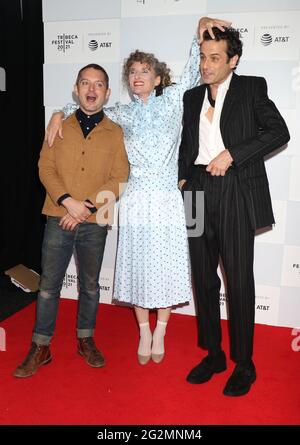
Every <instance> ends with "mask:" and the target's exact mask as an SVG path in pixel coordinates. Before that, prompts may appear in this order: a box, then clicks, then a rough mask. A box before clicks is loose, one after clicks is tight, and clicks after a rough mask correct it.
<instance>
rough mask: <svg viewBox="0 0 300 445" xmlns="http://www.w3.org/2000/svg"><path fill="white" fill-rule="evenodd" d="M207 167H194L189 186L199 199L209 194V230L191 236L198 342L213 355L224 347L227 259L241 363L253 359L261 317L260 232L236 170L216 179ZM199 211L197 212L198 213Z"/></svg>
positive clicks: (233, 337)
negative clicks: (257, 278) (256, 260)
mask: <svg viewBox="0 0 300 445" xmlns="http://www.w3.org/2000/svg"><path fill="white" fill-rule="evenodd" d="M205 168H206V166H194V167H193V176H192V178H191V179H190V180H189V181H188V182H187V186H186V187H185V188H184V190H191V191H193V195H195V193H194V192H195V191H197V190H203V191H204V232H203V234H202V235H201V236H198V237H189V247H190V256H191V265H192V272H193V280H194V286H195V296H196V310H197V317H198V335H199V336H198V342H199V346H201V347H203V348H205V349H208V350H209V351H217V350H218V349H219V348H220V346H221V340H222V333H221V324H220V300H219V298H220V284H221V282H220V278H219V276H218V274H217V268H218V264H219V260H220V259H221V261H222V264H223V268H224V271H225V275H226V284H227V286H226V287H227V296H228V309H229V312H228V314H229V334H230V355H231V358H232V360H234V361H235V362H238V361H244V360H250V359H251V357H252V352H253V334H254V315H255V288H254V276H253V253H254V230H253V229H252V228H251V224H250V221H249V217H248V212H247V209H246V208H245V201H244V198H243V196H242V193H241V190H240V186H239V180H238V176H237V175H236V171H235V169H234V168H230V169H229V170H228V171H227V172H226V175H225V176H224V177H222V176H211V175H210V173H208V172H206V170H205ZM193 206H195V199H194V196H193ZM196 210H197V209H195V208H193V212H195V211H196Z"/></svg>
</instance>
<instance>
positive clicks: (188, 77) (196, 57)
mask: <svg viewBox="0 0 300 445" xmlns="http://www.w3.org/2000/svg"><path fill="white" fill-rule="evenodd" d="M230 25H231V22H228V21H226V20H220V19H214V18H210V17H202V18H201V19H200V20H199V23H198V29H197V34H196V35H195V37H194V39H193V42H192V47H191V50H190V56H189V59H188V61H187V63H186V65H185V67H184V69H183V72H182V75H181V77H180V81H179V83H178V84H177V85H175V86H174V87H171V88H170V89H166V90H169V94H172V93H173V92H174V91H176V92H177V93H179V94H180V95H181V97H182V96H183V94H184V92H185V91H186V90H189V89H191V88H193V87H195V86H196V85H197V84H198V83H199V80H200V72H199V65H200V47H199V45H200V44H201V43H202V40H203V34H204V32H205V31H206V30H207V31H208V32H209V34H210V35H211V36H212V38H214V34H213V31H212V28H213V27H217V28H219V29H220V30H221V31H224V27H229V26H230ZM167 94H168V92H167Z"/></svg>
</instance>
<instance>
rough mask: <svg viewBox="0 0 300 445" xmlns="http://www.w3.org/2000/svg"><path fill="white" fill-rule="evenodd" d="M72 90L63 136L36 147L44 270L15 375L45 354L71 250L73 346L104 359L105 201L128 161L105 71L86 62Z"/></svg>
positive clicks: (31, 369) (33, 367)
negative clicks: (100, 336) (73, 106)
mask: <svg viewBox="0 0 300 445" xmlns="http://www.w3.org/2000/svg"><path fill="white" fill-rule="evenodd" d="M74 92H75V94H76V95H77V97H78V101H79V106H80V108H79V109H78V110H77V111H76V113H74V114H73V115H71V116H70V117H69V118H68V119H66V120H65V121H64V123H63V134H64V137H63V139H60V138H58V137H57V138H56V140H55V142H54V146H53V148H52V149H51V150H49V148H48V145H47V144H46V143H44V145H43V147H42V151H41V154H40V160H39V172H40V179H41V181H42V183H43V185H44V186H45V188H46V191H47V196H46V200H45V203H44V207H43V213H44V214H45V215H47V225H46V229H45V234H44V241H43V247H42V275H41V282H40V290H39V294H38V300H37V314H36V322H35V326H34V330H33V337H32V344H31V348H30V350H29V353H28V355H27V357H26V358H25V360H24V362H23V363H22V364H21V365H20V366H18V368H17V369H16V370H15V372H14V376H15V377H30V376H31V375H33V374H35V372H36V371H37V370H38V368H39V367H40V366H41V365H44V364H46V363H49V362H50V361H51V352H50V347H49V346H50V341H51V338H52V336H53V334H54V329H55V323H56V316H57V310H58V303H59V297H60V291H61V287H62V283H63V279H64V276H65V273H66V269H67V267H68V264H69V261H70V259H71V256H72V254H73V251H74V250H75V253H76V257H77V264H78V268H79V275H78V276H79V301H78V314H77V338H78V352H79V354H80V355H82V356H83V358H84V359H85V361H86V363H87V364H88V365H90V366H93V367H97V368H100V367H102V366H104V364H105V359H104V357H103V355H102V353H101V352H100V351H99V350H98V349H97V347H96V345H95V342H94V339H93V333H94V328H95V325H96V316H97V310H98V306H99V275H100V269H101V264H102V259H103V253H104V247H105V241H106V235H107V224H109V223H110V222H111V219H112V212H111V207H112V206H113V204H114V202H115V200H116V199H117V197H118V195H119V193H120V189H121V186H122V184H124V183H125V182H126V181H127V176H128V170H129V167H128V160H127V155H126V152H125V148H124V143H123V133H122V130H121V128H120V127H119V126H118V125H116V124H115V123H113V122H112V121H111V120H110V119H108V118H107V117H106V116H105V115H104V113H103V110H102V107H103V105H104V103H105V102H106V101H107V99H108V97H109V95H110V89H109V79H108V75H107V73H106V71H105V70H104V69H103V68H102V67H101V66H99V65H95V64H90V65H87V66H85V67H84V68H82V69H81V70H80V71H79V73H78V76H77V80H76V85H75V87H74ZM97 213H98V214H97ZM96 217H97V220H96ZM99 221H100V222H101V224H98V223H99ZM97 222H98V223H97Z"/></svg>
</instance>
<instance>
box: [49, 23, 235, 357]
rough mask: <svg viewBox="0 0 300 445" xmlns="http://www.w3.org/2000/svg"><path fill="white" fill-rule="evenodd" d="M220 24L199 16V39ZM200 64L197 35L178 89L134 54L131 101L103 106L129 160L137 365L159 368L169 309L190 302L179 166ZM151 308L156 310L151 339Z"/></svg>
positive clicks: (147, 58) (129, 290) (129, 273)
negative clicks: (186, 110)
mask: <svg viewBox="0 0 300 445" xmlns="http://www.w3.org/2000/svg"><path fill="white" fill-rule="evenodd" d="M222 25H223V26H224V25H225V26H226V25H227V22H223V21H219V20H217V19H208V18H202V19H201V20H200V22H199V36H200V40H201V37H202V33H203V32H204V31H205V30H206V29H208V30H209V31H210V30H211V28H212V27H213V26H218V27H219V28H220V29H221V28H222ZM222 29H223V28H222ZM199 63H200V51H199V42H198V40H197V38H196V37H195V38H194V40H193V43H192V48H191V52H190V57H189V60H188V62H187V64H186V66H185V68H184V70H183V73H182V76H181V78H180V81H179V82H178V83H177V84H174V85H173V84H171V81H170V77H169V71H170V70H169V69H168V68H167V66H166V64H164V63H161V62H159V61H158V60H157V59H156V58H155V57H154V56H153V54H149V53H142V52H140V51H135V52H134V53H131V54H130V56H129V58H128V59H127V60H126V61H125V63H124V68H123V79H124V80H125V82H126V84H127V86H128V88H129V91H130V92H131V94H132V96H133V100H132V102H130V103H129V104H128V105H122V104H120V103H118V104H116V106H115V107H111V108H105V109H104V112H105V114H106V115H107V116H108V117H109V118H110V119H112V120H113V121H114V122H116V123H118V124H119V125H120V126H121V127H122V129H123V131H124V139H125V146H126V150H127V154H128V160H129V163H130V176H129V179H128V184H127V188H126V190H125V192H124V194H123V196H122V197H121V200H120V209H119V241H118V251H117V259H116V271H115V284H114V299H115V300H118V301H122V302H126V303H130V304H132V305H133V306H134V309H135V314H136V317H137V321H138V323H139V327H140V342H139V347H138V361H139V363H140V364H146V363H148V361H149V360H150V358H152V360H153V361H154V362H156V363H160V362H161V361H162V359H163V358H164V355H165V349H164V336H165V332H166V326H167V323H168V320H169V317H170V313H171V308H172V307H173V306H176V305H178V304H182V303H185V302H188V301H190V299H191V297H192V287H191V276H190V266H189V251H188V242H187V232H186V225H185V215H184V207H183V201H182V197H181V193H180V190H179V189H178V183H177V178H178V167H177V161H178V139H179V136H180V130H181V120H182V111H183V102H182V97H183V94H184V92H185V91H186V90H188V89H190V88H193V87H194V86H196V85H197V84H198V82H199ZM75 109H76V105H74V104H71V105H67V106H66V107H65V108H64V109H63V112H64V114H65V115H69V114H70V113H72V112H73V111H75ZM60 116H61V115H57V116H53V117H52V123H51V122H50V124H49V126H48V134H55V133H56V132H57V128H58V126H59V120H60V119H61V117H60ZM60 134H61V130H60ZM49 139H50V138H49V135H48V140H49ZM50 142H51V141H50ZM150 309H156V310H157V312H158V314H157V325H156V328H155V330H154V333H153V335H152V332H151V330H150V326H149V310H150Z"/></svg>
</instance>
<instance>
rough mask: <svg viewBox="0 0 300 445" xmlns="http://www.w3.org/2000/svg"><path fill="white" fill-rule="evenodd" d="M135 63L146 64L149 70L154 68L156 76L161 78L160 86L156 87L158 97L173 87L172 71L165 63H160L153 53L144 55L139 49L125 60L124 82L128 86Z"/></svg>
mask: <svg viewBox="0 0 300 445" xmlns="http://www.w3.org/2000/svg"><path fill="white" fill-rule="evenodd" d="M134 62H140V63H145V64H146V65H147V66H148V68H152V69H153V70H154V72H155V75H156V76H160V84H159V85H157V86H156V87H155V93H156V96H161V95H162V94H163V89H164V88H166V87H168V86H170V85H172V81H171V74H170V72H171V70H170V68H168V66H167V64H166V63H165V62H160V61H159V60H158V59H157V58H156V57H155V56H154V54H152V53H144V52H142V51H139V50H138V49H137V50H135V51H134V52H132V53H130V54H129V57H128V59H125V60H124V65H123V82H124V83H125V85H127V86H128V78H129V71H130V68H131V66H132V65H133V64H134Z"/></svg>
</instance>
